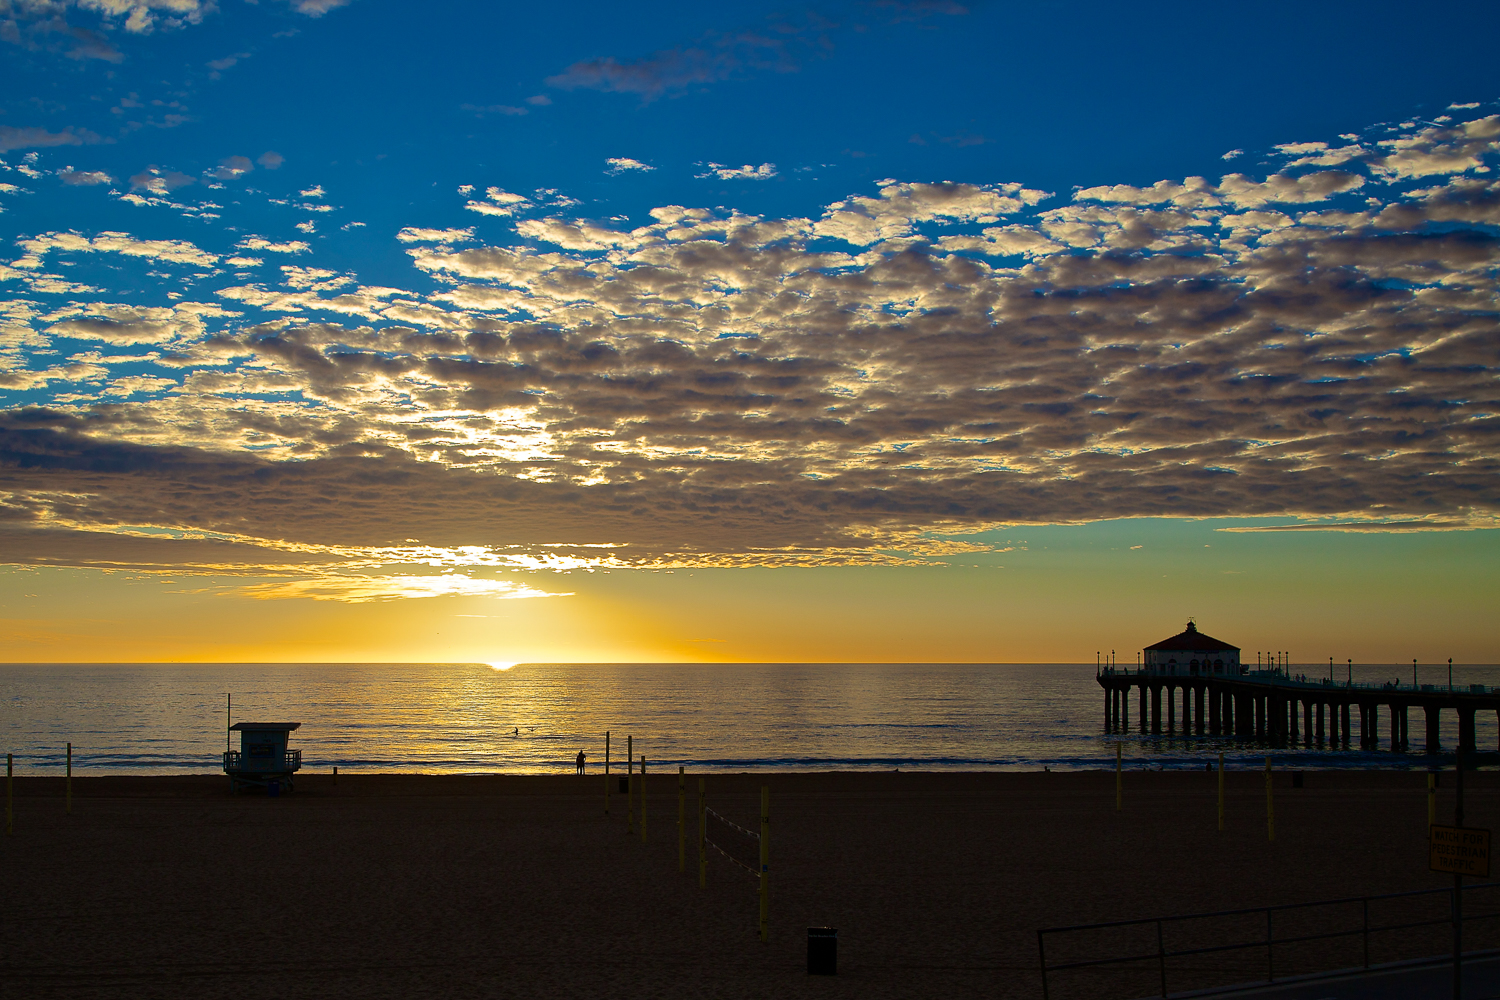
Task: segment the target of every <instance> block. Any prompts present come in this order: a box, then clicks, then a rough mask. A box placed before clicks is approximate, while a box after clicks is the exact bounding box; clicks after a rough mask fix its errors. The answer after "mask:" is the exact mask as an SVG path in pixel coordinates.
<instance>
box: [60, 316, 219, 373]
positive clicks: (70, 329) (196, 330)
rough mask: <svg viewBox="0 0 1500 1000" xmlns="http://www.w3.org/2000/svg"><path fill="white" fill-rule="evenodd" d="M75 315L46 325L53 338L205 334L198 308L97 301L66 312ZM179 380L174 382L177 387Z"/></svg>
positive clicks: (159, 340) (146, 339)
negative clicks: (88, 305)
mask: <svg viewBox="0 0 1500 1000" xmlns="http://www.w3.org/2000/svg"><path fill="white" fill-rule="evenodd" d="M64 314H69V315H71V316H73V317H76V318H68V319H63V320H61V321H60V322H56V323H53V324H52V325H51V326H49V327H48V328H47V333H48V335H49V336H52V337H69V338H72V339H74V340H97V341H103V342H104V343H106V344H124V345H129V344H166V343H171V342H173V341H177V340H182V339H184V338H191V337H197V336H202V334H203V333H204V329H205V327H204V323H203V319H202V314H201V312H200V311H199V310H198V309H197V308H195V307H188V308H172V307H166V308H161V307H156V308H152V307H141V306H129V305H118V304H95V305H93V306H91V307H74V308H70V309H68V310H65V311H64ZM176 384H177V383H176V382H175V381H173V382H172V383H171V385H172V386H174V387H175V386H176Z"/></svg>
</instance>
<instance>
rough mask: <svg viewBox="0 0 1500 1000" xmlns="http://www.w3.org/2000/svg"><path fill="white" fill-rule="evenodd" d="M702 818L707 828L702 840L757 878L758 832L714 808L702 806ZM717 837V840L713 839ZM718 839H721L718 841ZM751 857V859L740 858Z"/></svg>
mask: <svg viewBox="0 0 1500 1000" xmlns="http://www.w3.org/2000/svg"><path fill="white" fill-rule="evenodd" d="M703 814H704V818H705V819H706V821H707V822H706V826H707V829H706V830H705V831H704V837H703V842H704V843H705V844H707V845H708V846H709V847H712V848H713V849H714V850H716V851H718V852H719V853H720V854H722V855H724V857H726V858H728V859H729V860H730V861H732V862H733V863H735V864H736V865H739V866H740V867H741V868H743V869H745V871H747V872H749V873H750V874H751V875H754V876H755V877H757V878H759V877H760V874H761V863H760V844H761V840H760V834H758V833H756V832H754V831H752V830H747V829H745V828H744V827H743V826H740V825H739V824H738V823H736V822H735V821H734V820H732V819H729V818H728V817H727V816H724V815H723V814H722V813H720V812H719V811H718V810H716V809H710V808H709V807H708V806H706V805H705V806H704V807H703ZM714 837H718V838H719V840H715V839H714ZM719 841H723V843H720V842H719ZM742 858H751V859H753V860H751V861H745V860H741V859H742Z"/></svg>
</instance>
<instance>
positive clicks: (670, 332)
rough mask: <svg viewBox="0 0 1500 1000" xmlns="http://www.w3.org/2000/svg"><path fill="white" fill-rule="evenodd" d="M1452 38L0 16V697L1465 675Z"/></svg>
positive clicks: (1446, 26) (1016, 18)
mask: <svg viewBox="0 0 1500 1000" xmlns="http://www.w3.org/2000/svg"><path fill="white" fill-rule="evenodd" d="M1495 37H1500V7H1496V6H1495V5H1494V4H1491V3H1453V4H1448V5H1445V6H1443V7H1442V8H1441V9H1436V8H1435V9H1433V10H1432V11H1427V10H1418V9H1414V8H1412V7H1411V6H1410V5H1408V4H1394V3H1371V2H1361V3H1345V2H1332V0H1331V2H1327V3H1322V4H1318V5H1314V6H1313V7H1311V8H1309V7H1308V6H1307V5H1305V4H1293V3H1275V2H1272V3H1264V4H1257V5H1251V6H1245V5H1203V4H1189V3H1149V2H1147V3H1140V4H1131V5H1120V4H1116V3H1093V2H1090V3H1084V2H1066V0H1057V2H1033V3H1025V4H1021V3H1003V2H992V3H982V2H975V3H967V4H959V3H954V2H941V0H932V2H906V0H878V2H865V3H856V2H846V3H828V4H812V5H804V6H797V7H786V6H780V5H770V4H755V3H744V4H724V5H703V4H691V5H689V4H670V3H667V4H658V5H652V8H651V12H650V14H649V16H648V15H645V14H643V13H642V9H641V8H637V7H632V6H630V5H620V4H589V3H583V4H571V5H567V6H566V7H555V6H548V5H519V4H516V5H497V4H477V3H462V2H453V3H445V4H422V5H411V4H397V3H394V2H385V0H261V2H259V3H249V2H245V0H222V2H220V3H214V2H212V0H208V2H204V0H56V2H54V0H0V644H3V652H0V658H3V659H5V660H11V661H136V660H165V661H170V660H227V661H279V660H291V661H302V660H311V661H321V660H358V661H464V662H472V661H481V662H493V663H512V662H525V661H625V662H630V661H680V660H713V661H737V660H738V661H757V660H789V661H819V660H835V661H892V660H894V661H946V660H962V661H981V662H988V661H995V662H1088V661H1089V660H1090V658H1091V657H1093V656H1095V655H1104V654H1107V653H1108V652H1109V651H1110V650H1114V651H1115V655H1116V657H1117V658H1118V660H1119V662H1121V663H1122V664H1123V663H1127V662H1130V661H1131V660H1132V659H1133V657H1134V653H1135V651H1136V650H1139V649H1140V648H1141V647H1143V646H1145V645H1147V644H1149V643H1151V642H1154V641H1156V640H1158V639H1161V638H1163V637H1165V636H1167V635H1170V634H1172V633H1174V632H1176V631H1178V630H1180V629H1181V627H1182V625H1183V623H1184V622H1185V621H1186V620H1187V618H1188V617H1190V616H1191V617H1193V618H1195V619H1196V621H1197V622H1198V624H1199V627H1200V628H1201V629H1203V630H1204V631H1205V632H1208V633H1209V634H1212V635H1215V636H1217V637H1219V638H1222V639H1225V640H1227V641H1230V642H1233V643H1236V644H1238V645H1240V646H1241V647H1242V648H1243V649H1245V650H1246V651H1247V655H1248V653H1251V652H1255V651H1257V650H1286V651H1288V652H1289V653H1290V654H1291V657H1292V659H1293V661H1294V662H1306V663H1317V662H1323V661H1325V660H1326V659H1327V658H1329V657H1334V658H1336V659H1339V660H1343V659H1345V658H1352V659H1354V660H1355V661H1356V662H1406V661H1409V660H1411V659H1412V658H1417V659H1419V660H1422V661H1429V662H1436V661H1440V660H1443V659H1446V658H1447V657H1450V656H1451V657H1454V658H1455V660H1457V661H1458V662H1483V663H1496V662H1500V633H1497V632H1496V630H1495V629H1494V622H1495V621H1496V620H1500V569H1497V567H1500V523H1497V520H1496V516H1497V512H1500V476H1497V473H1500V459H1497V433H1500V411H1497V406H1500V403H1497V374H1500V324H1497V316H1500V303H1497V298H1496V290H1497V262H1500V178H1497V174H1496V167H1497V166H1500V69H1497V65H1500V64H1497V63H1496V61H1495V59H1494V58H1493V53H1492V51H1491V49H1492V41H1493V39H1494V38H1495Z"/></svg>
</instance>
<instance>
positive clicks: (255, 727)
mask: <svg viewBox="0 0 1500 1000" xmlns="http://www.w3.org/2000/svg"><path fill="white" fill-rule="evenodd" d="M300 725H302V723H300V722H236V723H235V724H234V725H232V726H230V727H229V731H230V732H238V733H239V734H240V748H239V749H238V750H226V751H224V773H225V774H227V775H229V788H230V791H231V792H238V791H239V790H240V789H241V788H264V789H267V790H271V789H272V782H276V786H275V790H276V791H281V790H285V791H288V792H290V791H291V790H292V775H293V774H295V773H296V772H297V771H298V770H300V769H301V767H302V751H301V750H288V749H287V746H286V744H287V740H288V738H289V737H290V736H291V734H292V730H294V729H296V728H297V727H298V726H300Z"/></svg>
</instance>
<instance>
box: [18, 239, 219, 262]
mask: <svg viewBox="0 0 1500 1000" xmlns="http://www.w3.org/2000/svg"><path fill="white" fill-rule="evenodd" d="M16 242H17V243H18V244H19V245H20V247H21V248H22V249H23V250H24V251H25V256H24V257H22V258H21V259H20V260H17V261H13V262H12V266H14V267H18V268H27V269H39V268H40V267H41V266H42V261H43V258H45V257H46V256H47V255H48V254H50V253H118V254H121V255H123V256H126V257H141V258H146V259H149V260H153V261H157V262H160V263H164V264H187V265H191V266H195V267H199V268H212V267H213V266H214V265H216V264H217V263H218V262H219V258H218V256H217V255H216V254H212V253H209V252H208V251H207V250H203V249H201V248H199V247H197V246H195V245H193V244H192V243H189V242H188V241H187V240H142V239H137V238H135V237H133V236H131V235H130V234H129V233H116V232H104V233H100V234H99V235H98V236H95V237H93V238H90V237H87V236H81V235H79V234H78V233H56V232H54V233H43V234H41V235H40V236H36V237H33V238H31V239H22V240H17V241H16Z"/></svg>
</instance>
